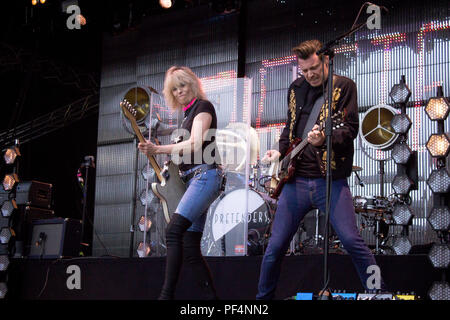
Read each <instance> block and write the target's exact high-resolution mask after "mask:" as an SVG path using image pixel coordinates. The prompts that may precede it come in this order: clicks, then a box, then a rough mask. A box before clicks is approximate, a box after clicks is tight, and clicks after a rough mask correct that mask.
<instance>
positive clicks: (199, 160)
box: [179, 99, 219, 171]
mask: <svg viewBox="0 0 450 320" xmlns="http://www.w3.org/2000/svg"><path fill="white" fill-rule="evenodd" d="M202 112H207V113H209V114H211V116H212V120H211V126H210V128H209V132H208V134H207V135H204V137H203V138H204V141H203V145H202V149H201V150H199V151H197V152H195V153H194V152H192V153H191V158H190V163H188V161H184V162H182V163H181V164H180V165H179V168H180V170H181V171H186V170H189V169H190V168H193V167H195V166H198V165H199V164H205V163H208V164H212V162H213V163H219V162H218V160H219V159H217V158H216V152H215V149H216V142H215V135H216V129H217V116H216V110H215V109H214V106H213V105H212V103H211V102H209V101H207V100H201V99H197V100H196V101H195V102H194V104H193V105H192V106H191V107H190V108H189V109H187V110H186V111H185V112H184V119H183V122H182V123H181V128H182V129H185V130H187V131H188V132H189V135H190V134H191V130H192V124H193V122H194V118H195V117H196V116H197V115H198V114H199V113H202ZM184 138H185V139H186V138H189V137H186V136H185V137H184ZM181 141H183V140H181ZM181 141H179V142H181ZM210 144H213V145H211V146H209V145H210ZM208 146H209V147H208ZM206 148H208V149H207V150H206V152H205V149H206ZM185 156H186V155H185ZM183 158H184V157H183Z"/></svg>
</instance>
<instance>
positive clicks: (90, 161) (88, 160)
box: [80, 156, 95, 252]
mask: <svg viewBox="0 0 450 320" xmlns="http://www.w3.org/2000/svg"><path fill="white" fill-rule="evenodd" d="M81 167H82V168H86V177H85V181H84V188H83V214H82V220H81V238H80V248H81V252H83V246H84V247H88V246H89V244H88V243H85V242H84V232H85V224H86V211H87V187H88V175H89V168H91V167H92V168H95V163H94V157H93V156H86V157H84V162H83V163H82V164H81Z"/></svg>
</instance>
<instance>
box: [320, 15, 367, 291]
mask: <svg viewBox="0 0 450 320" xmlns="http://www.w3.org/2000/svg"><path fill="white" fill-rule="evenodd" d="M365 24H366V22H364V23H360V24H359V25H357V26H356V27H354V28H352V29H351V30H350V31H348V32H346V33H345V34H343V35H341V36H339V37H338V38H336V39H334V40H332V41H330V42H328V43H327V44H325V45H324V46H323V47H322V48H321V49H320V50H319V51H317V55H320V54H323V55H325V56H328V58H329V65H328V92H327V96H328V98H327V99H328V100H327V101H328V102H327V103H328V105H327V107H328V110H327V118H326V121H325V136H326V144H327V169H326V170H327V174H326V210H325V230H324V249H323V251H324V253H323V257H324V261H323V268H324V270H323V280H324V281H323V283H324V285H323V289H322V290H321V292H320V294H319V296H320V297H319V299H320V300H328V299H332V297H331V293H330V295H329V296H328V295H326V294H325V292H326V291H328V292H329V289H328V283H329V280H330V279H329V271H328V255H329V252H328V251H329V250H328V249H329V248H328V238H329V226H330V208H331V184H332V173H331V153H332V134H333V128H332V121H331V113H332V110H333V108H332V104H333V75H334V49H333V48H334V47H335V46H336V45H337V44H338V43H339V41H341V40H342V39H344V38H346V37H348V36H349V35H351V34H353V33H354V32H356V31H358V30H359V29H361V28H362V27H363V26H364V25H365Z"/></svg>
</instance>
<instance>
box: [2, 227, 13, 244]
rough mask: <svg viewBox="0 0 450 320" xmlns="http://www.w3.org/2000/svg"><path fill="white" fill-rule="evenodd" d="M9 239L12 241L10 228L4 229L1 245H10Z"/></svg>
mask: <svg viewBox="0 0 450 320" xmlns="http://www.w3.org/2000/svg"><path fill="white" fill-rule="evenodd" d="M9 239H11V230H10V229H9V228H3V229H2V230H1V231H0V243H1V244H8V242H9Z"/></svg>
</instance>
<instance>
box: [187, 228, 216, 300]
mask: <svg viewBox="0 0 450 320" xmlns="http://www.w3.org/2000/svg"><path fill="white" fill-rule="evenodd" d="M201 240H202V233H201V232H191V231H187V232H186V233H185V234H184V238H183V251H184V258H185V260H186V262H187V263H188V266H189V268H190V269H191V270H192V274H193V276H194V279H195V280H194V281H196V282H197V283H198V285H199V286H200V288H201V289H202V291H203V293H204V295H205V300H217V299H218V298H217V294H216V289H215V287H214V283H213V280H212V276H211V271H210V269H209V267H208V265H207V264H206V261H205V259H204V258H203V256H202V252H201V250H200V242H201Z"/></svg>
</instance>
